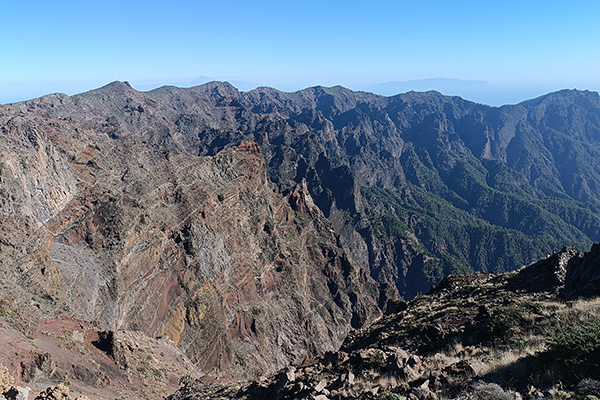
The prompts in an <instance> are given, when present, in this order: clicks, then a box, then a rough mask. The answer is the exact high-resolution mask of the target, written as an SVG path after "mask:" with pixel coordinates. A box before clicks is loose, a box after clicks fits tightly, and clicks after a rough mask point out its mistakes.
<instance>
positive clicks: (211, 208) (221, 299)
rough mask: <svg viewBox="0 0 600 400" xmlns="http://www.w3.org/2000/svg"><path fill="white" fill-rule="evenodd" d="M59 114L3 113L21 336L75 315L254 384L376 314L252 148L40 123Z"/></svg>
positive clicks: (319, 223)
mask: <svg viewBox="0 0 600 400" xmlns="http://www.w3.org/2000/svg"><path fill="white" fill-rule="evenodd" d="M140 96H141V95H140ZM65 102H67V98H65V97H61V96H50V97H48V98H44V99H40V100H38V101H37V103H36V104H35V105H34V104H31V105H30V106H29V108H27V107H25V108H23V107H22V105H19V106H15V107H14V108H10V107H8V108H7V109H6V108H5V109H3V110H2V114H1V115H0V123H1V124H2V126H3V127H4V129H3V132H4V135H3V136H2V137H1V140H0V151H1V152H2V154H3V165H2V174H1V176H0V188H1V189H2V193H3V194H6V195H5V196H3V197H2V209H1V211H0V218H2V224H1V225H0V246H1V249H0V250H1V252H0V258H1V261H2V264H1V268H0V273H1V274H2V277H3V278H4V282H6V283H7V285H6V286H5V289H4V290H3V291H2V293H1V297H0V301H1V302H2V306H3V307H5V308H7V309H10V310H15V313H14V315H12V317H11V318H12V320H14V321H15V324H19V325H20V326H21V329H22V330H23V331H25V332H33V331H35V327H36V325H37V324H39V322H40V321H42V320H44V319H48V317H52V316H56V315H58V314H60V313H65V312H66V313H69V314H72V315H73V316H75V317H76V318H79V319H81V320H83V321H93V322H95V323H96V324H97V325H98V328H99V330H100V329H105V330H110V331H115V332H116V331H118V330H127V331H138V332H143V333H144V334H146V335H147V336H150V337H159V336H166V337H168V338H170V340H172V342H173V343H175V344H176V345H177V346H178V347H179V348H180V349H182V350H183V351H184V353H185V355H186V356H187V357H188V358H189V359H190V360H192V361H193V362H194V363H195V365H196V367H197V368H199V369H200V370H201V371H204V372H210V371H212V372H215V373H227V374H230V375H232V376H235V377H244V376H256V375H258V374H263V373H267V372H272V371H274V370H277V369H279V368H282V367H284V366H285V365H288V364H289V363H290V362H299V361H301V360H302V359H304V358H308V357H313V356H315V355H317V354H320V353H323V352H325V351H327V350H333V349H335V348H337V347H338V346H339V345H340V344H341V342H342V340H343V339H344V338H345V336H346V335H347V333H348V332H349V330H350V329H351V328H352V327H355V328H356V327H360V326H363V325H364V324H365V323H367V322H368V321H370V320H372V319H373V318H375V317H376V316H377V315H378V313H379V311H378V309H377V304H376V301H377V289H376V286H375V285H374V283H373V282H372V281H371V280H370V278H369V277H368V275H367V274H366V273H365V272H364V271H363V270H362V269H361V268H360V267H359V266H358V265H357V264H356V263H355V262H354V261H353V260H352V259H351V258H350V256H349V254H348V250H347V248H346V247H345V245H344V244H343V240H342V239H341V238H340V237H339V236H338V235H337V234H336V233H335V232H334V230H333V228H332V226H331V224H330V223H329V222H328V221H327V220H326V219H325V218H324V216H323V214H322V213H321V211H320V210H319V209H318V207H316V206H315V204H314V202H313V200H312V198H311V196H310V194H309V192H308V190H307V188H306V184H305V183H300V184H299V185H298V186H297V187H296V188H294V189H293V190H292V191H290V193H289V194H288V195H287V196H282V195H280V194H277V193H276V191H275V190H274V188H273V187H272V184H271V183H270V181H269V180H268V179H267V175H266V165H265V159H264V156H263V154H262V152H261V150H260V148H259V146H258V145H257V144H255V143H251V142H245V143H244V144H243V145H241V146H239V147H237V148H235V149H234V148H231V149H228V150H225V151H223V152H220V153H219V154H217V155H215V156H211V157H208V156H203V157H199V156H195V155H190V154H187V153H186V154H182V153H181V152H175V151H171V149H170V148H169V146H162V147H161V146H157V145H156V144H149V143H148V141H149V140H147V139H149V138H147V137H145V136H144V135H143V134H141V133H139V132H131V131H129V130H127V129H126V128H123V127H121V126H120V125H119V123H118V121H117V120H110V121H107V122H106V123H102V124H101V125H100V126H98V125H95V124H94V123H89V124H82V123H79V122H73V121H70V120H69V119H68V118H66V117H65V118H62V119H61V118H53V117H50V116H49V115H48V114H44V113H43V111H45V110H47V109H49V108H52V107H54V106H56V107H58V106H59V105H60V104H62V103H65ZM88 105H89V104H88ZM37 108H39V109H40V110H42V111H39V110H38V109H37ZM146 108H147V107H146ZM146 108H144V107H142V109H146ZM131 110H132V111H131V112H132V113H137V114H140V113H142V111H140V107H139V106H136V107H134V108H132V109H131ZM106 124H108V125H106ZM107 132H108V133H107ZM111 132H112V133H111ZM17 310H20V311H18V312H17Z"/></svg>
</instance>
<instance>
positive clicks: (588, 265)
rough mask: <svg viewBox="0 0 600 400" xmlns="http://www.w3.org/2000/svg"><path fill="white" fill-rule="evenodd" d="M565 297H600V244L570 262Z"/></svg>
mask: <svg viewBox="0 0 600 400" xmlns="http://www.w3.org/2000/svg"><path fill="white" fill-rule="evenodd" d="M564 295H565V297H567V298H575V297H592V296H599V295H600V243H595V244H594V245H593V246H592V249H591V250H590V251H589V252H586V253H584V254H579V255H578V256H577V257H573V258H571V260H569V264H568V266H567V274H566V284H565V288H564Z"/></svg>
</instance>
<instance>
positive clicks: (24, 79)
mask: <svg viewBox="0 0 600 400" xmlns="http://www.w3.org/2000/svg"><path fill="white" fill-rule="evenodd" d="M0 12H1V13H2V16H3V21H2V24H0V35H1V37H2V38H3V39H2V40H1V41H0V54H2V59H1V62H0V103H6V102H12V101H19V100H24V99H27V98H31V97H35V96H39V95H42V94H45V93H49V92H57V91H58V92H65V93H68V94H73V93H77V92H81V91H85V90H89V89H92V88H95V87H98V86H101V85H103V84H106V83H108V82H111V81H114V80H127V81H129V82H130V83H131V84H132V85H133V86H134V87H138V88H149V87H152V86H156V85H159V84H164V83H182V84H183V83H185V82H190V81H192V80H194V79H195V78H197V77H210V78H214V79H227V80H236V81H245V82H250V83H256V84H261V85H269V86H275V87H277V88H280V89H282V90H296V89H300V88H303V87H306V86H312V85H318V84H320V85H327V86H331V85H336V84H341V85H344V86H347V87H350V88H353V89H369V88H370V87H371V86H372V85H375V84H379V83H382V82H391V81H413V80H427V79H430V78H438V77H444V78H453V79H461V80H478V81H485V82H488V84H487V85H483V86H481V87H480V88H479V89H477V90H474V89H473V88H472V87H471V89H470V90H471V91H470V92H467V95H465V97H467V98H469V99H471V100H475V101H479V102H483V103H488V104H500V103H509V102H512V103H514V102H518V101H521V100H524V99H526V98H530V97H535V96H537V95H541V94H543V93H546V92H548V91H552V90H558V89H561V88H579V89H590V90H596V91H598V90H600V74H599V71H600V1H597V0H590V1H588V0H578V1H569V2H567V1H553V0H546V1H537V0H527V1H524V0H520V1H513V0H504V1H494V0H492V1H474V0H473V1H466V0H452V1H450V0H413V1H402V0H396V1H375V0H373V1H369V2H367V1H351V0H346V1H337V0H330V1H327V0H320V1H312V0H305V1H285V0H280V1H273V0H272V1H266V0H265V1H261V0H255V1H250V0H245V1H220V2H217V1H181V0H179V1H178V0H171V1H168V2H167V1H151V0H146V1H127V0H119V1H113V0H104V1H101V2H88V1H53V2H51V1H28V2H21V1H14V0H7V1H3V2H1V3H0ZM442 91H446V92H448V94H461V93H458V92H460V88H448V87H444V88H443V90H442ZM453 91H455V92H456V93H450V92H453Z"/></svg>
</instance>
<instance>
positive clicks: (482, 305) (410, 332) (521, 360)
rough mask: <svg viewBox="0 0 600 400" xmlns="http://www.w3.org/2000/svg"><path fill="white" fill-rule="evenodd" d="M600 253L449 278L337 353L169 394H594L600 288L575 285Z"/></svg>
mask: <svg viewBox="0 0 600 400" xmlns="http://www.w3.org/2000/svg"><path fill="white" fill-rule="evenodd" d="M598 256H600V246H599V245H595V246H594V247H593V248H592V250H591V251H590V252H588V253H586V254H580V253H578V252H577V251H575V250H574V249H573V248H565V249H563V250H562V251H560V252H557V253H555V254H553V255H552V256H550V257H549V258H547V259H544V260H541V261H539V262H537V263H535V264H532V265H530V266H528V267H525V268H523V269H520V270H519V271H517V272H510V273H503V274H483V273H477V274H472V275H459V276H449V277H447V278H445V279H444V280H442V282H441V283H440V285H439V286H437V287H435V288H434V289H432V290H431V292H430V293H428V294H427V295H422V296H419V297H417V298H415V299H414V300H412V301H410V302H408V303H404V302H401V303H398V304H397V306H398V307H399V310H398V312H394V313H391V314H389V315H387V316H385V317H384V318H382V319H381V320H379V321H377V322H376V323H375V324H373V325H371V326H369V327H367V328H365V329H363V330H360V331H357V332H354V333H352V334H351V335H350V336H349V337H348V338H347V340H346V341H345V342H344V345H343V346H342V348H341V349H340V350H339V351H338V352H332V353H328V354H326V355H325V356H323V357H320V358H317V359H314V360H309V361H306V362H305V363H303V364H300V365H296V366H293V367H289V368H287V369H285V370H283V371H281V372H280V373H279V374H275V375H273V376H271V377H269V378H267V379H263V380H260V381H254V382H247V383H241V384H238V385H228V386H223V385H219V384H215V383H212V382H209V381H203V380H198V381H193V380H187V381H184V382H183V383H184V385H183V386H182V388H181V389H180V390H179V391H178V392H177V393H175V394H174V395H172V396H170V397H169V399H170V400H187V399H192V398H193V399H199V398H211V399H213V398H214V399H216V398H223V399H224V398H228V399H234V398H235V399H299V398H302V399H319V400H326V399H388V400H389V399H419V400H420V399H431V400H434V399H507V400H508V399H523V398H525V399H543V398H551V399H588V400H589V399H593V398H596V397H594V396H599V395H600V381H599V380H600V374H599V372H598V369H597V368H596V365H597V362H598V360H599V354H600V325H599V323H598V317H599V316H600V302H599V301H598V297H597V296H599V295H600V291H599V290H597V288H596V289H595V290H593V291H590V290H589V288H587V287H585V288H582V289H581V291H574V292H573V291H570V289H569V288H570V287H572V282H571V281H570V278H571V277H572V276H578V277H581V278H582V279H585V280H588V279H589V280H592V279H594V278H593V277H595V276H596V275H597V271H598V269H599V268H600V265H599V264H598V262H597V261H595V262H589V260H592V259H595V260H597V258H598ZM582 259H584V260H588V262H587V263H582V262H581V260H582ZM592 265H593V267H594V269H595V270H594V271H591V267H592ZM532 278H535V279H532ZM589 296H592V297H589ZM567 298H569V299H570V300H567ZM574 299H577V300H576V301H574Z"/></svg>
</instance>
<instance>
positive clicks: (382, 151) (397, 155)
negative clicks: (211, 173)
mask: <svg viewBox="0 0 600 400" xmlns="http://www.w3.org/2000/svg"><path fill="white" fill-rule="evenodd" d="M16 107H18V108H19V109H20V110H22V111H23V112H28V110H31V111H33V110H35V111H41V112H43V113H45V114H46V115H48V116H51V117H52V118H57V119H64V120H68V121H72V122H74V123H78V124H81V125H82V126H90V127H94V129H95V130H98V131H100V132H102V133H103V134H105V135H108V136H109V137H110V138H112V139H113V140H139V141H141V140H143V141H146V143H147V144H148V145H149V146H151V147H153V148H155V149H162V150H166V151H169V152H171V153H177V154H185V155H192V156H197V155H215V154H217V153H218V152H219V151H221V150H222V149H224V148H228V147H232V146H237V145H239V144H241V143H242V142H244V141H254V142H256V143H258V144H259V145H260V147H261V149H262V153H263V154H264V156H265V162H266V168H267V174H268V177H269V179H270V180H271V181H272V182H274V183H275V184H276V185H277V187H278V190H279V191H280V192H283V191H286V190H289V189H291V188H292V187H293V186H294V185H295V184H296V183H297V182H299V181H301V180H302V179H305V180H306V182H307V187H308V190H309V192H310V194H311V196H312V197H313V199H314V201H315V203H316V204H317V206H318V207H319V208H320V209H321V210H322V211H323V213H324V215H325V216H326V217H327V218H328V219H329V220H330V221H331V222H332V224H333V225H334V227H335V229H336V231H337V232H338V233H340V234H341V235H342V236H343V237H344V239H345V241H346V243H347V244H348V245H349V247H350V248H351V251H352V256H353V258H354V259H355V260H356V261H357V262H358V263H359V264H360V265H361V266H362V267H363V269H365V270H366V271H368V272H369V274H370V275H371V276H372V277H373V278H375V280H376V281H378V282H380V283H383V284H388V285H390V286H393V287H396V289H397V290H398V292H399V293H400V295H402V296H404V297H406V298H411V297H413V296H414V295H416V294H417V293H422V292H426V291H427V290H428V289H429V287H430V286H431V285H432V284H435V283H437V282H439V280H440V279H441V278H442V277H443V276H445V275H448V274H451V273H465V272H472V271H490V272H491V271H497V272H502V271H507V270H512V269H515V268H518V267H520V266H522V265H526V264H529V263H530V262H533V261H534V260H536V259H539V258H540V257H543V256H544V255H546V254H548V253H550V252H552V251H554V250H555V249H556V248H560V247H562V246H564V245H572V246H575V247H578V248H587V247H589V245H591V243H592V242H594V241H598V240H600V231H599V230H598V226H600V219H599V218H598V213H597V211H598V209H599V205H600V197H599V195H598V190H597V188H598V187H599V186H598V185H599V184H600V164H598V161H597V160H598V159H600V143H599V142H598V137H599V136H598V135H597V133H598V132H600V98H599V97H598V94H597V93H593V92H586V91H576V90H572V91H568V90H566V91H560V92H556V93H551V94H549V95H546V96H543V97H540V98H539V99H534V100H531V101H528V102H524V103H521V104H518V105H512V106H503V107H499V108H496V107H488V106H483V105H480V104H475V103H472V102H468V101H465V100H463V99H460V98H458V97H448V96H442V95H441V94H439V93H437V92H427V93H415V92H410V93H406V94H400V95H397V96H392V97H382V96H377V95H374V94H370V93H365V92H353V91H351V90H348V89H345V88H343V87H339V86H336V87H332V88H326V87H313V88H308V89H305V90H301V91H298V92H295V93H283V92H279V91H277V90H274V89H270V88H258V89H255V90H252V91H250V92H247V93H244V92H239V91H238V90H237V89H235V88H234V87H233V86H231V85H229V84H228V83H223V82H212V83H208V84H205V85H202V86H198V87H195V88H189V89H179V88H174V87H163V88H160V89H156V90H153V91H151V92H147V93H141V92H137V91H136V90H134V89H133V88H131V87H130V86H129V85H128V84H126V83H121V82H114V83H112V84H109V85H107V86H105V87H103V88H100V89H97V90H94V91H90V92H87V93H83V94H80V95H76V96H72V97H67V96H64V95H53V96H47V97H45V98H42V99H38V100H34V101H31V102H26V103H22V104H20V105H16Z"/></svg>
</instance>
